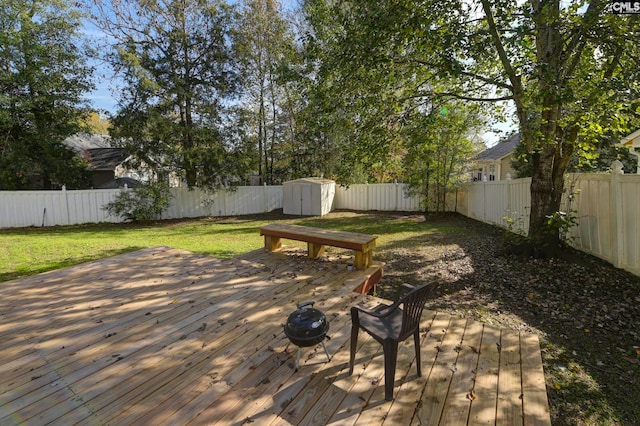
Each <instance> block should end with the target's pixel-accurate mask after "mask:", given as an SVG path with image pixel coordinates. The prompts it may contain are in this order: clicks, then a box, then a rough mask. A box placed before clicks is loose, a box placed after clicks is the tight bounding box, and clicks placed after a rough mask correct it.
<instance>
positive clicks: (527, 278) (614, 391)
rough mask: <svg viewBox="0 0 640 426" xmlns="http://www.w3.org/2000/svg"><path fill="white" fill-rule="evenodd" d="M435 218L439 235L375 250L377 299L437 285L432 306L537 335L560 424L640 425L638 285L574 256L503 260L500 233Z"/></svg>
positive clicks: (582, 256)
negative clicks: (380, 267) (380, 265)
mask: <svg viewBox="0 0 640 426" xmlns="http://www.w3.org/2000/svg"><path fill="white" fill-rule="evenodd" d="M406 219H407V220H410V221H412V222H415V224H416V226H421V225H424V226H427V225H429V221H431V219H429V221H427V220H425V219H424V217H423V216H421V215H406ZM435 220H436V221H437V223H436V225H437V226H436V229H438V231H434V228H432V227H429V232H424V233H420V234H419V235H417V236H416V235H413V236H412V237H411V238H409V239H408V240H404V241H401V242H394V243H390V244H385V245H382V246H380V247H378V248H376V255H375V257H376V259H377V260H381V261H383V262H385V275H384V278H383V280H382V281H381V282H380V283H379V285H378V289H377V292H378V294H379V295H380V296H382V297H386V298H390V299H393V298H395V296H396V294H397V292H398V288H399V287H400V285H401V284H402V283H409V284H413V285H420V284H421V283H424V282H426V281H429V280H432V279H439V280H441V281H442V282H443V283H444V284H445V285H442V286H441V287H440V296H439V297H438V298H437V299H435V300H433V301H431V302H430V303H429V306H428V307H429V308H431V309H438V310H444V311H447V312H450V313H452V314H455V315H459V316H464V317H469V318H473V319H476V320H479V321H482V322H484V323H486V324H492V325H496V326H500V327H506V328H510V329H514V330H524V331H527V332H531V333H535V334H537V335H539V336H540V342H541V348H542V356H543V362H544V370H545V377H546V385H547V393H548V397H549V403H550V408H551V411H552V422H553V424H554V425H576V424H579V425H585V424H594V425H596V424H597V425H614V424H624V425H638V424H640V392H638V387H639V386H640V278H639V277H637V276H635V275H632V274H630V273H628V272H625V271H623V270H620V269H616V268H614V267H613V266H612V265H610V264H608V263H606V262H603V261H601V260H599V259H596V258H594V257H591V256H588V255H585V254H583V253H580V252H578V251H575V250H570V249H567V250H566V251H565V252H564V253H563V256H562V258H561V259H526V258H522V257H515V256H509V255H504V254H499V253H501V252H502V250H501V248H502V241H503V236H502V231H500V230H498V229H496V228H494V227H492V226H489V225H485V224H482V223H479V222H477V221H474V220H470V219H467V218H464V217H462V216H458V215H451V216H447V217H440V218H437V219H435ZM431 224H433V223H431Z"/></svg>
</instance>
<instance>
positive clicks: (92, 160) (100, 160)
mask: <svg viewBox="0 0 640 426" xmlns="http://www.w3.org/2000/svg"><path fill="white" fill-rule="evenodd" d="M83 157H84V158H85V159H86V160H87V161H88V162H89V165H90V168H91V170H115V168H116V167H117V166H118V165H120V164H121V163H122V162H123V161H124V160H126V159H127V157H129V154H127V153H126V151H125V150H124V149H123V148H91V149H86V150H85V151H84V153H83Z"/></svg>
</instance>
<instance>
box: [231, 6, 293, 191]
mask: <svg viewBox="0 0 640 426" xmlns="http://www.w3.org/2000/svg"><path fill="white" fill-rule="evenodd" d="M240 8H241V9H240V13H239V19H238V22H237V24H236V30H235V32H234V34H235V52H236V55H237V62H238V67H239V73H240V74H241V75H242V79H241V86H242V93H243V95H242V98H241V101H240V104H241V108H242V109H243V112H244V118H245V120H244V121H243V122H242V123H241V124H242V125H244V129H243V130H244V131H245V132H246V135H247V136H249V135H250V137H249V138H248V139H250V142H251V144H252V147H251V149H252V153H254V158H255V160H254V161H252V162H253V163H254V164H256V166H257V167H256V169H257V172H258V176H260V180H261V182H262V183H267V184H276V183H281V182H282V181H284V180H286V178H287V177H289V176H287V175H288V174H289V172H290V170H291V168H292V165H295V164H297V161H296V160H298V161H299V160H300V159H296V160H293V159H292V158H291V157H292V156H293V155H295V154H294V153H295V152H297V151H298V150H299V149H300V145H302V144H303V143H304V141H300V140H299V139H298V138H297V137H296V136H297V132H296V130H297V129H296V127H297V121H298V120H297V116H298V113H299V110H300V105H301V97H300V90H299V85H300V82H301V81H303V80H302V77H301V74H300V68H301V65H302V56H301V55H300V53H299V52H298V51H297V49H296V46H295V39H294V34H293V31H292V24H291V23H290V22H289V21H288V20H287V19H286V16H285V14H284V12H283V10H282V6H281V4H280V3H279V2H278V1H277V0H244V1H242V2H240ZM252 160H253V158H252Z"/></svg>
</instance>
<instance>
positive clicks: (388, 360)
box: [382, 340, 398, 401]
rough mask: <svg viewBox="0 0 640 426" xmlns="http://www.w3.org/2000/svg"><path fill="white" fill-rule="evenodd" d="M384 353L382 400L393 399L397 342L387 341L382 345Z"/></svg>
mask: <svg viewBox="0 0 640 426" xmlns="http://www.w3.org/2000/svg"><path fill="white" fill-rule="evenodd" d="M382 349H383V351H384V399H386V400H387V401H391V400H392V399H393V385H394V384H395V380H396V361H397V360H398V342H396V341H395V340H390V341H389V340H387V341H385V342H384V343H383V344H382Z"/></svg>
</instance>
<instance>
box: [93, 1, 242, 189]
mask: <svg viewBox="0 0 640 426" xmlns="http://www.w3.org/2000/svg"><path fill="white" fill-rule="evenodd" d="M92 10H93V14H94V16H95V18H96V22H97V25H98V26H99V27H100V28H102V30H103V31H105V32H106V33H107V34H108V35H109V36H110V37H111V40H112V41H113V49H112V50H111V52H110V56H109V59H110V60H111V61H112V63H113V66H114V68H115V69H116V70H117V71H118V72H119V75H120V77H121V78H122V81H123V82H124V83H123V85H124V87H123V88H122V90H121V91H120V100H119V110H118V113H117V114H116V116H115V117H114V118H113V121H112V125H113V127H112V134H113V135H114V136H116V137H117V138H118V140H120V141H121V142H122V143H123V144H124V145H125V146H126V148H128V150H129V151H130V152H131V153H132V154H133V155H134V158H135V159H136V160H137V161H138V162H141V163H144V164H146V165H147V166H149V167H151V168H152V170H154V171H155V172H156V173H157V174H158V176H166V175H168V174H172V175H175V176H178V177H179V178H180V179H182V180H184V181H185V182H186V184H187V185H188V186H189V187H194V186H199V187H209V188H215V187H219V186H223V185H227V184H231V183H234V182H236V181H238V180H239V179H242V178H243V176H244V174H245V170H244V165H245V162H244V161H243V160H242V158H243V157H244V155H245V153H244V152H243V150H242V149H241V147H238V146H236V145H234V144H232V143H231V142H229V141H228V140H227V139H226V138H225V137H224V135H225V133H224V132H223V129H224V122H223V111H224V109H225V107H226V105H227V99H228V97H229V96H232V95H233V93H234V88H235V83H236V78H235V74H234V71H233V66H232V65H233V64H232V60H233V58H232V55H231V38H230V37H231V32H230V30H231V25H232V19H233V13H232V10H231V9H230V7H229V6H228V5H227V4H226V3H224V2H222V1H218V0H214V1H209V0H136V1H124V0H111V1H96V2H95V4H93V5H92Z"/></svg>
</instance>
